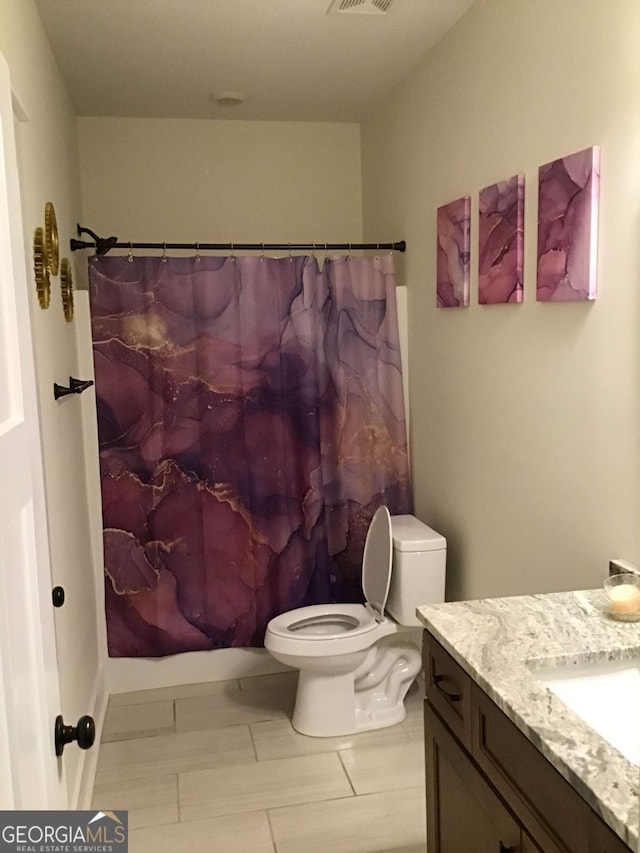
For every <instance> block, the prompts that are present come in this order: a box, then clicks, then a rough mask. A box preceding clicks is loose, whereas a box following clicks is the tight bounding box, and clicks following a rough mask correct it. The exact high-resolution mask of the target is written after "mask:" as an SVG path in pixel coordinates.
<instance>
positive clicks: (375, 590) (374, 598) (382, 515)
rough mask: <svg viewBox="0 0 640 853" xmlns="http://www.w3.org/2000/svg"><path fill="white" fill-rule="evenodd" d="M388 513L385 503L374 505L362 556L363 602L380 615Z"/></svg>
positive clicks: (386, 579)
mask: <svg viewBox="0 0 640 853" xmlns="http://www.w3.org/2000/svg"><path fill="white" fill-rule="evenodd" d="M392 541H393V540H392V536H391V515H390V514H389V510H388V509H387V508H386V506H381V507H378V509H377V510H376V512H375V515H374V516H373V518H372V519H371V524H370V525H369V531H368V533H367V540H366V542H365V543H364V556H363V559H362V591H363V592H364V597H365V599H366V602H367V604H369V605H370V606H371V607H372V608H373V609H374V610H375V611H376V613H377V614H378V616H380V617H383V616H384V608H385V605H386V603H387V596H388V595H389V584H390V583H391V561H392V559H393V552H392V548H391V543H392Z"/></svg>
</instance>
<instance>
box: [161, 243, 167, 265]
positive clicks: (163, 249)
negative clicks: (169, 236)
mask: <svg viewBox="0 0 640 853" xmlns="http://www.w3.org/2000/svg"><path fill="white" fill-rule="evenodd" d="M162 263H163V264H166V263H167V244H166V243H163V244H162Z"/></svg>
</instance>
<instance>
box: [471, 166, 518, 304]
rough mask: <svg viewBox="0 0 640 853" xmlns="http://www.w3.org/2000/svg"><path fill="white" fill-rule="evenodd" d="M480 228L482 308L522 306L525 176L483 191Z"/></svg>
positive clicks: (479, 274) (479, 296) (479, 275)
mask: <svg viewBox="0 0 640 853" xmlns="http://www.w3.org/2000/svg"><path fill="white" fill-rule="evenodd" d="M478 226H479V228H478V230H479V238H478V239H479V244H478V301H479V303H480V305H499V304H505V303H507V302H522V269H523V256H524V175H514V176H513V177H512V178H509V180H508V181H501V182H500V183H497V184H492V185H491V186H490V187H485V188H484V189H483V190H480V197H479V216H478Z"/></svg>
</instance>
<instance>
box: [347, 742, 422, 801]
mask: <svg viewBox="0 0 640 853" xmlns="http://www.w3.org/2000/svg"><path fill="white" fill-rule="evenodd" d="M338 755H339V756H340V759H341V761H342V763H343V765H344V768H345V770H346V771H347V775H348V776H349V779H350V781H351V784H352V785H353V789H354V791H355V792H356V794H372V793H374V792H376V791H391V790H394V789H397V788H415V787H418V786H419V785H424V784H425V770H424V748H423V747H422V745H421V744H419V743H417V742H416V741H409V742H405V743H404V744H390V745H385V746H371V747H358V746H357V747H355V748H354V749H344V750H341V751H340V752H339V753H338Z"/></svg>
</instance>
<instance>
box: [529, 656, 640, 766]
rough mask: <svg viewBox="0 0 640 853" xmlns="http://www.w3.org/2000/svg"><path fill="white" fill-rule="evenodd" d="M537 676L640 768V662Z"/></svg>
mask: <svg viewBox="0 0 640 853" xmlns="http://www.w3.org/2000/svg"><path fill="white" fill-rule="evenodd" d="M533 674H534V675H535V677H536V678H537V679H538V680H539V681H541V682H542V683H543V684H544V685H545V687H548V688H549V690H551V692H552V693H555V695H556V696H557V697H558V698H559V699H560V700H561V701H562V702H564V704H565V705H568V707H569V708H571V710H572V711H574V712H575V713H576V714H577V715H578V716H579V717H582V719H583V720H584V721H585V723H587V724H588V725H589V726H591V728H592V729H594V730H595V731H596V732H598V734H599V735H601V736H602V737H603V738H604V739H605V740H607V741H609V743H610V744H611V745H612V746H614V747H615V748H616V749H617V750H618V751H619V752H621V753H622V755H624V756H625V758H627V759H628V760H629V761H631V762H633V763H634V764H640V658H633V659H630V660H625V661H605V662H603V663H593V664H584V665H582V666H568V665H567V666H564V667H563V666H560V667H555V668H553V669H535V670H533Z"/></svg>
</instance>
